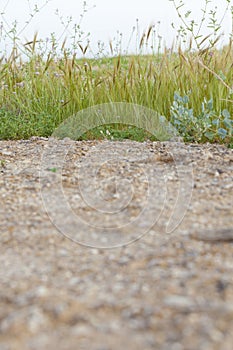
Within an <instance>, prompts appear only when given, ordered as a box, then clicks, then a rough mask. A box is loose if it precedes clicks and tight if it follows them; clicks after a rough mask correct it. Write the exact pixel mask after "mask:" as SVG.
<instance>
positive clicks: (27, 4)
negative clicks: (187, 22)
mask: <svg viewBox="0 0 233 350" xmlns="http://www.w3.org/2000/svg"><path fill="white" fill-rule="evenodd" d="M86 2H87V5H88V8H89V10H88V11H87V13H85V16H84V18H83V21H82V23H81V28H82V29H83V31H84V32H85V33H88V32H90V33H91V36H90V39H91V44H92V47H93V48H94V47H95V45H96V43H97V42H98V40H100V41H102V42H105V43H108V41H109V40H113V42H114V38H116V37H117V31H119V32H121V33H122V34H123V42H124V46H125V48H126V46H127V42H128V40H129V38H130V34H131V33H132V30H133V27H134V26H136V23H137V22H136V20H137V19H138V23H139V30H140V33H142V32H143V31H144V30H146V29H147V28H148V26H149V25H150V24H152V23H153V24H155V29H156V33H157V34H159V35H160V36H162V38H163V41H165V42H166V45H167V46H169V45H171V42H172V40H173V39H174V37H175V34H176V33H175V31H174V29H172V26H171V23H172V22H174V23H175V24H176V25H178V23H179V19H178V16H177V14H176V11H175V9H174V6H173V3H172V2H171V1H169V0H141V1H136V0H114V1H111V0H87V1H86ZM44 3H45V1H43V0H37V1H34V0H0V4H1V12H2V11H4V13H5V14H4V17H3V18H2V20H3V21H6V22H5V23H4V27H6V26H7V24H9V28H10V27H11V25H10V24H11V23H12V21H13V20H17V21H18V28H19V29H20V28H23V27H24V25H25V21H26V20H28V19H29V18H30V13H32V10H33V8H34V6H35V4H38V7H40V6H41V5H42V4H44ZM184 3H185V8H184V9H185V10H186V11H188V10H191V11H192V17H190V19H191V18H193V19H195V20H198V19H199V18H200V17H201V9H202V8H203V6H204V4H205V0H195V1H194V0H184ZM226 3H227V1H226V0H212V1H211V4H210V9H211V8H212V9H213V8H214V6H215V5H217V6H218V11H217V15H218V19H220V18H221V17H222V16H223V14H224V8H225V4H226ZM82 8H83V1H82V0H65V1H64V0H51V1H49V3H48V4H47V5H46V6H45V7H44V8H42V9H41V10H40V12H39V14H38V15H37V16H36V17H35V18H34V19H33V21H32V22H31V23H30V25H28V26H27V28H26V29H25V30H24V31H23V32H22V33H21V37H22V38H24V37H25V38H27V39H28V40H31V38H32V37H33V34H34V32H35V31H37V30H38V32H39V36H40V37H41V38H45V37H46V36H49V33H52V32H55V33H56V36H57V37H59V36H60V35H61V34H62V33H63V27H62V25H61V23H60V20H59V18H58V16H57V15H56V14H55V11H56V9H58V10H59V13H60V15H62V16H63V19H64V21H65V22H66V21H67V17H69V16H72V17H73V21H74V22H76V23H78V22H79V21H80V14H81V13H82ZM185 10H184V12H186V11H185ZM2 20H1V21H2ZM158 22H160V24H158ZM222 31H224V32H225V38H227V33H229V32H230V31H231V18H230V14H228V15H227V16H226V17H225V19H224V23H223V26H222ZM70 33H71V31H70V32H69V31H67V32H66V36H69V35H70ZM135 33H136V31H135ZM205 33H207V32H206V31H205V30H203V32H202V34H205ZM132 41H134V43H135V42H136V34H135V37H134V39H132ZM135 44H136V43H135Z"/></svg>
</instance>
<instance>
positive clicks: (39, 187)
mask: <svg viewBox="0 0 233 350" xmlns="http://www.w3.org/2000/svg"><path fill="white" fill-rule="evenodd" d="M0 173H1V176H0V199H1V207H0V225H1V236H0V240H1V248H0V249H1V254H0V281H1V289H0V349H1V350H15V349H17V350H21V349H24V350H28V349H35V350H37V349H38V350H39V349H50V350H53V349H54V350H65V349H67V350H73V349H74V350H77V349H80V350H81V349H89V350H90V349H91V350H92V349H93V350H108V349H109V350H110V349H114V350H118V349H119V350H120V349H128V350H131V349H132V350H137V349H138V350H139V349H140V350H141V349H143V350H147V349H148V350H149V349H156V350H157V349H158V350H160V349H161V350H197V349H198V350H215V349H216V350H217V349H221V350H231V349H232V344H233V232H232V231H233V230H232V228H233V215H232V214H233V213H232V198H233V150H230V149H227V148H226V147H224V146H220V145H208V144H207V145H193V144H191V145H181V144H179V143H172V144H170V143H166V142H165V143H160V142H154V143H152V142H145V143H142V144H141V143H140V144H139V143H136V142H132V141H125V142H117V141H112V142H110V141H103V142H98V141H88V142H73V141H71V140H68V139H67V140H64V141H57V140H54V139H49V140H48V139H44V138H32V139H30V140H21V141H0Z"/></svg>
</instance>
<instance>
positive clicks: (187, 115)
mask: <svg viewBox="0 0 233 350" xmlns="http://www.w3.org/2000/svg"><path fill="white" fill-rule="evenodd" d="M151 33H152V30H151V27H150V28H149V29H148V32H147V33H145V34H144V36H143V37H142V39H141V42H140V45H143V40H144V39H145V37H146V39H147V41H148V40H149V37H150V35H152V34H151ZM202 40H203V39H202ZM205 40H206V39H205ZM205 40H204V41H205ZM204 41H203V42H204ZM24 48H26V50H27V52H28V59H27V60H23V58H22V57H21V55H20V53H19V50H18V49H17V47H14V48H13V50H12V53H11V55H10V56H9V57H8V58H6V57H2V59H1V60H0V81H1V86H0V139H20V138H30V137H31V136H49V135H51V134H52V133H53V131H54V130H55V128H56V127H58V126H59V125H60V123H61V122H62V121H64V120H65V119H66V118H68V117H69V116H71V115H73V114H75V113H77V112H78V111H80V110H82V109H85V108H88V107H91V106H95V105H98V104H102V103H108V102H128V103H134V104H138V105H142V106H145V107H148V108H151V109H153V110H155V111H157V112H158V113H159V115H163V116H165V117H166V118H167V119H168V120H170V121H171V122H172V123H173V124H174V125H175V126H176V127H177V129H178V130H179V131H180V133H181V134H182V136H183V137H184V139H185V140H186V141H197V142H206V141H211V142H225V143H227V144H229V145H231V146H232V144H233V138H232V128H233V121H232V115H233V103H232V102H233V101H232V100H233V98H232V95H233V91H232V88H233V63H232V62H233V46H232V38H230V39H229V43H228V44H227V45H226V46H225V47H223V48H221V49H217V48H216V46H215V45H214V44H213V43H212V44H211V45H208V46H207V47H206V48H205V49H201V48H200V47H199V48H197V49H196V50H193V48H192V45H191V41H190V45H189V48H188V49H185V50H182V49H181V45H179V46H178V48H176V49H170V50H168V49H165V51H164V52H163V53H159V52H157V53H154V54H152V55H142V54H139V55H129V56H127V55H120V54H118V55H117V56H115V57H105V58H99V59H87V58H86V57H85V55H84V57H83V58H81V59H77V58H76V55H75V54H72V55H71V54H70V53H69V51H68V50H67V49H66V48H65V43H64V44H63V46H62V51H61V52H60V53H59V54H56V53H55V52H54V50H53V49H51V50H50V51H49V52H48V53H46V54H44V53H43V54H42V53H41V52H40V50H39V49H38V47H37V36H36V35H35V37H34V39H33V40H32V41H31V42H30V43H27V44H26V45H24ZM81 48H82V47H81ZM82 50H83V51H84V48H82ZM177 96H178V97H179V98H177ZM208 101H211V108H209V107H208V108H207V107H205V105H207V104H208ZM190 123H191V124H192V128H189V127H188V126H189V125H190ZM107 131H108V132H107ZM150 137H152V136H151V135H148V134H147V133H145V132H143V130H139V129H137V128H136V127H129V126H124V125H118V126H117V127H116V125H105V126H103V127H98V128H96V129H95V130H93V131H90V132H88V133H86V134H85V135H83V136H82V138H83V139H87V138H110V139H116V138H117V139H122V138H134V139H136V140H140V141H141V140H144V139H147V138H150Z"/></svg>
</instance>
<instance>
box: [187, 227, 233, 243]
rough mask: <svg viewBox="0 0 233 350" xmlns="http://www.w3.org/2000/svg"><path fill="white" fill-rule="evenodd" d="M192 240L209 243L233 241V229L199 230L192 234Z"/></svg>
mask: <svg viewBox="0 0 233 350" xmlns="http://www.w3.org/2000/svg"><path fill="white" fill-rule="evenodd" d="M190 237H191V238H194V239H198V240H202V241H209V242H230V241H233V228H222V229H217V230H216V229H214V228H213V229H209V230H199V231H196V232H192V233H191V234H190Z"/></svg>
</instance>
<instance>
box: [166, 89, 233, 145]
mask: <svg viewBox="0 0 233 350" xmlns="http://www.w3.org/2000/svg"><path fill="white" fill-rule="evenodd" d="M190 93H191V92H189V93H188V94H186V95H184V96H180V94H179V93H178V92H175V94H174V101H173V103H172V105H171V108H170V121H171V123H172V124H173V125H174V126H175V127H176V128H177V130H178V132H179V133H180V135H181V136H182V137H184V139H185V140H186V141H198V142H200V141H206V140H207V141H216V140H218V139H220V140H225V139H229V140H230V139H232V134H233V119H232V117H231V115H230V113H229V111H228V110H227V109H223V110H222V111H221V113H220V114H218V113H217V112H216V111H215V109H214V104H213V99H212V98H210V99H209V100H206V98H205V99H204V101H203V102H202V103H201V113H200V114H198V115H194V112H193V109H192V108H190V106H189V104H190V99H189V94H190Z"/></svg>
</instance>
